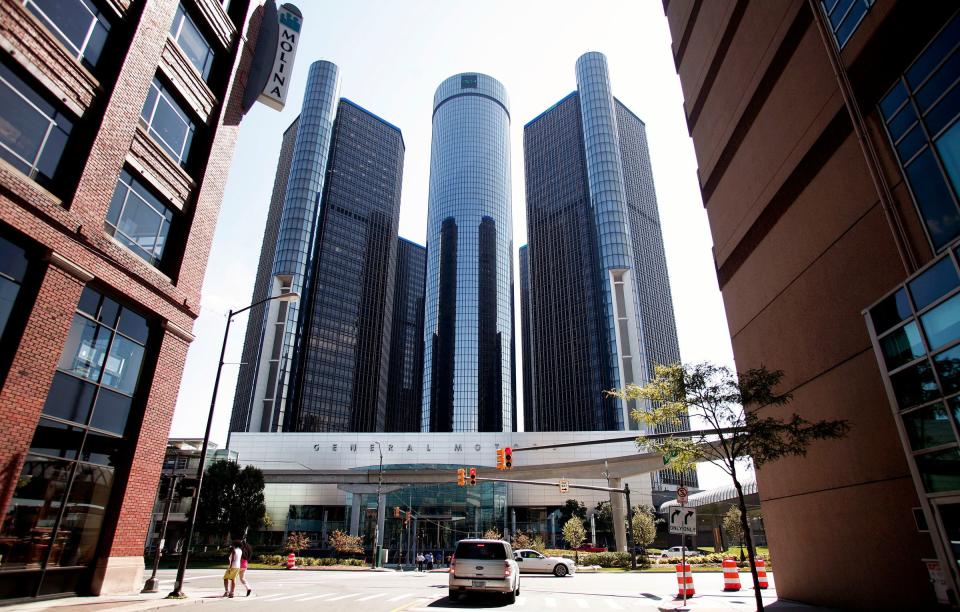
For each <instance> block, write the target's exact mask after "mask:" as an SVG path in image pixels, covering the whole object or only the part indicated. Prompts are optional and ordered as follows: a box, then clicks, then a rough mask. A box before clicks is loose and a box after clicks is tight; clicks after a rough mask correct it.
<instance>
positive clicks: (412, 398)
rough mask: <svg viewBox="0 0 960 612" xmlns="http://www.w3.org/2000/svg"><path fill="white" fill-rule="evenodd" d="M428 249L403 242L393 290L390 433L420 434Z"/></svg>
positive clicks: (399, 244) (388, 408) (400, 241)
mask: <svg viewBox="0 0 960 612" xmlns="http://www.w3.org/2000/svg"><path fill="white" fill-rule="evenodd" d="M426 273H427V249H426V248H425V247H422V246H420V245H419V244H414V243H413V242H410V241H409V240H406V239H404V238H400V239H399V242H398V243H397V272H396V280H395V282H394V290H393V328H392V334H391V335H392V339H391V341H390V374H389V377H388V381H387V419H386V426H385V429H386V431H398V432H415V431H420V418H421V411H422V409H423V289H424V282H425V280H426Z"/></svg>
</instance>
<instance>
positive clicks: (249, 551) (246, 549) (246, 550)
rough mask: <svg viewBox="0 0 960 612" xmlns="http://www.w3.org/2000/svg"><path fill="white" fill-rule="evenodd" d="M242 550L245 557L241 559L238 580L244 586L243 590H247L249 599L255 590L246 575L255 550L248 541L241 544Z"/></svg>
mask: <svg viewBox="0 0 960 612" xmlns="http://www.w3.org/2000/svg"><path fill="white" fill-rule="evenodd" d="M240 550H241V551H242V552H243V555H242V556H241V557H240V574H239V575H238V576H237V580H239V581H240V584H242V585H243V588H245V589H247V595H246V596H247V597H250V593H253V588H252V587H251V586H250V584H249V583H248V582H247V579H246V577H245V576H246V573H247V565H248V564H249V563H250V559H251V558H253V548H251V547H250V544H249V543H248V542H247V541H246V539H244V540H242V541H241V542H240Z"/></svg>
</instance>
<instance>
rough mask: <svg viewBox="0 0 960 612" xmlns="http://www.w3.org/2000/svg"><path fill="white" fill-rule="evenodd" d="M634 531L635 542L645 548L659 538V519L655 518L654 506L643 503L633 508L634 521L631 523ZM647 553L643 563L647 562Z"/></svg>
mask: <svg viewBox="0 0 960 612" xmlns="http://www.w3.org/2000/svg"><path fill="white" fill-rule="evenodd" d="M630 529H631V531H632V532H633V542H634V544H639V545H640V546H642V547H643V548H644V549H646V547H647V546H650V544H652V543H653V541H654V540H655V539H656V538H657V521H656V518H654V514H653V508H651V507H650V506H645V505H643V504H641V505H639V506H637V507H636V508H634V510H633V522H632V523H631V524H630ZM646 562H647V558H646V555H644V557H643V563H644V564H646Z"/></svg>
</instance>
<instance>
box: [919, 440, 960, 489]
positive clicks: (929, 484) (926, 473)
mask: <svg viewBox="0 0 960 612" xmlns="http://www.w3.org/2000/svg"><path fill="white" fill-rule="evenodd" d="M914 458H915V459H916V461H917V469H918V470H920V478H921V479H922V480H923V487H924V488H925V489H926V490H927V492H929V493H938V492H941V491H956V490H958V489H960V450H957V449H956V448H951V449H947V450H942V451H936V452H932V453H924V454H923V455H916V456H915V457H914Z"/></svg>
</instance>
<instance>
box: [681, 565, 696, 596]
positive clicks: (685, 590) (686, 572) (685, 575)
mask: <svg viewBox="0 0 960 612" xmlns="http://www.w3.org/2000/svg"><path fill="white" fill-rule="evenodd" d="M677 587H678V589H679V591H678V593H677V597H678V598H680V597H684V596H686V597H693V594H694V591H693V572H692V571H690V564H689V563H677Z"/></svg>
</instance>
